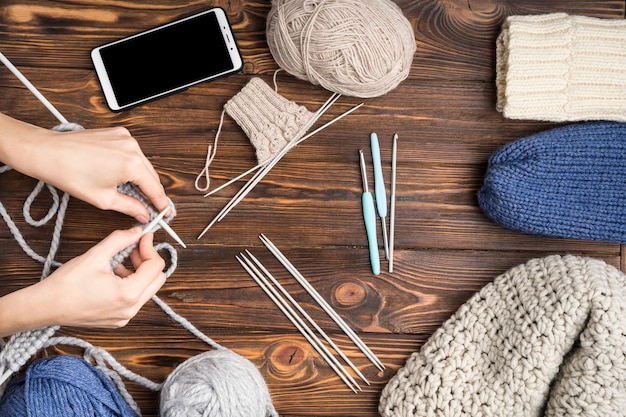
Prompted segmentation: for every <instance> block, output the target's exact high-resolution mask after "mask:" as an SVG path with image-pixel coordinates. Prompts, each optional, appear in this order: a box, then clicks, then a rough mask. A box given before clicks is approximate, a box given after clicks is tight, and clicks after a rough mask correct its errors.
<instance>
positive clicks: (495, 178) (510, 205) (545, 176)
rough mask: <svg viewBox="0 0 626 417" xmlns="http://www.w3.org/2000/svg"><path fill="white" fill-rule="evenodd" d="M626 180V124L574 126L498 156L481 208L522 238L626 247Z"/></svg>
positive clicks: (487, 179) (523, 141) (493, 158)
mask: <svg viewBox="0 0 626 417" xmlns="http://www.w3.org/2000/svg"><path fill="white" fill-rule="evenodd" d="M625 173H626V123H619V122H586V123H577V124H572V125H567V126H563V127H558V128H554V129H550V130H547V131H543V132H539V133H537V134H534V135H530V136H528V137H525V138H522V139H518V140H516V141H514V142H511V143H508V144H506V145H504V146H503V147H501V148H500V149H498V150H497V151H496V152H495V153H494V154H493V155H491V157H490V158H489V165H488V167H487V172H486V173H485V178H484V182H483V185H482V187H481V189H480V191H479V192H478V203H479V205H480V207H481V208H482V210H483V212H484V213H485V215H486V216H487V217H489V218H490V219H491V220H493V221H494V222H495V223H497V224H499V225H500V226H503V227H506V228H508V229H511V230H514V231H517V232H521V233H526V234H530V235H540V236H550V237H563V238H575V239H586V240H599V241H610V242H619V243H626V181H625V180H624V174H625Z"/></svg>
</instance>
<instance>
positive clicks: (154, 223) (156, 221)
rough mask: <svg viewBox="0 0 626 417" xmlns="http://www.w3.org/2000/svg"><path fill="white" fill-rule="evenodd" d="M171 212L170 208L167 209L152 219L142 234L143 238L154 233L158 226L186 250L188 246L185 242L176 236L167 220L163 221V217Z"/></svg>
mask: <svg viewBox="0 0 626 417" xmlns="http://www.w3.org/2000/svg"><path fill="white" fill-rule="evenodd" d="M169 211H170V207H166V208H165V209H164V210H163V211H162V212H160V213H159V214H158V215H157V216H156V217H155V218H154V219H152V221H151V222H150V223H148V224H147V225H146V226H144V228H143V232H141V236H143V235H145V234H146V233H150V232H153V231H154V229H155V228H156V226H157V224H158V225H159V226H161V227H162V228H163V230H165V231H166V232H167V234H169V235H170V236H171V237H172V239H174V240H175V241H176V242H178V243H179V244H180V246H182V247H183V248H186V247H187V246H186V245H185V242H183V240H182V239H181V238H180V237H179V236H178V235H177V234H176V232H175V231H174V230H173V229H172V228H171V227H170V225H169V224H167V223H166V222H165V220H163V217H165V215H166V214H167V213H168V212H169Z"/></svg>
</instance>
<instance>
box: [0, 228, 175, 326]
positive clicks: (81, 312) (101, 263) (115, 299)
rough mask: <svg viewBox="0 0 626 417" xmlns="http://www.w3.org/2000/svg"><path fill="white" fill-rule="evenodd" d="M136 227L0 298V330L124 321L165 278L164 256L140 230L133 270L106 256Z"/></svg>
mask: <svg viewBox="0 0 626 417" xmlns="http://www.w3.org/2000/svg"><path fill="white" fill-rule="evenodd" d="M141 231H142V229H141V228H140V227H135V228H132V229H130V230H118V231H115V232H113V233H112V234H110V235H109V236H108V237H107V238H105V239H104V240H103V241H101V242H100V243H98V244H97V245H96V246H94V247H92V248H91V249H90V250H88V251H87V252H86V253H85V254H83V255H81V256H78V257H76V258H74V259H72V260H70V261H69V262H67V263H65V264H64V265H62V266H61V267H60V268H59V269H58V270H56V271H55V272H54V273H52V274H51V275H50V276H49V277H47V278H46V279H44V280H42V281H40V282H38V283H36V284H34V285H32V286H30V287H26V288H24V289H21V290H18V291H16V292H13V293H11V294H8V295H6V296H4V297H2V298H0V336H7V335H10V334H13V333H17V332H20V331H24V330H30V329H35V328H40V327H45V326H51V325H60V326H79V327H99V328H117V327H121V326H125V325H126V324H127V323H128V322H129V321H130V319H131V318H133V317H134V316H135V315H136V314H137V312H138V311H139V309H140V308H141V307H142V306H143V305H144V304H145V303H146V302H147V301H148V300H149V299H150V298H151V297H152V296H153V295H154V294H155V293H156V292H157V291H158V290H159V288H161V286H162V285H163V284H164V282H165V273H164V272H163V268H164V267H165V261H164V260H163V259H162V258H161V257H160V256H159V254H158V253H157V252H156V251H155V249H154V247H153V246H152V237H153V235H152V234H151V233H148V234H146V235H145V236H143V237H142V238H141V240H140V242H139V245H138V247H137V248H136V249H135V251H133V253H132V254H131V261H132V264H133V267H134V270H135V271H134V272H132V271H129V270H128V269H127V268H126V267H124V266H122V265H120V266H119V267H117V268H116V269H115V270H114V271H113V270H112V269H111V264H110V262H111V258H112V257H113V256H114V255H115V254H117V253H118V252H119V251H121V250H123V249H125V248H126V247H128V246H130V245H132V244H133V243H135V242H137V240H138V239H139V238H140V236H141Z"/></svg>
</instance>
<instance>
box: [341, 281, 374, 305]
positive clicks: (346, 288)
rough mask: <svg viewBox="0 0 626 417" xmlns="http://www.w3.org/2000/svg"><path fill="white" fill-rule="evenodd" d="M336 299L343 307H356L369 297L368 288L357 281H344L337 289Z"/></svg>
mask: <svg viewBox="0 0 626 417" xmlns="http://www.w3.org/2000/svg"><path fill="white" fill-rule="evenodd" d="M334 296H335V300H336V301H337V303H338V304H340V305H341V306H342V307H354V306H357V305H360V304H362V303H363V302H364V301H365V299H366V298H367V288H365V286H364V285H362V284H360V283H357V282H344V283H342V284H341V285H339V286H338V287H337V288H336V289H335V295H334Z"/></svg>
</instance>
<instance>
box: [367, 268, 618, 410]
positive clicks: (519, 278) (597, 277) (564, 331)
mask: <svg viewBox="0 0 626 417" xmlns="http://www.w3.org/2000/svg"><path fill="white" fill-rule="evenodd" d="M624 410H626V275H624V274H623V273H622V272H620V271H618V270H617V269H616V268H614V267H612V266H609V265H607V264H606V263H604V262H602V261H600V260H595V259H589V258H581V257H575V256H564V257H560V256H549V257H546V258H542V259H533V260H531V261H529V262H527V263H526V264H523V265H519V266H517V267H514V268H512V269H511V270H509V271H508V272H506V273H504V274H502V275H500V276H499V277H497V278H496V279H495V280H494V281H493V282H492V283H490V284H488V285H486V286H485V287H484V288H483V289H482V290H481V291H480V292H479V293H477V294H475V295H474V296H473V297H472V298H471V299H470V300H469V301H467V302H466V303H465V304H464V305H463V306H461V307H460V308H459V310H458V311H457V312H456V313H455V314H454V315H453V316H452V317H451V318H450V319H448V320H447V321H446V322H445V323H444V324H443V325H442V327H441V328H439V329H438V330H437V331H436V332H435V333H434V334H433V335H432V336H431V337H430V339H429V340H428V341H427V342H426V343H425V344H424V345H423V347H422V348H421V350H420V351H419V352H417V353H414V354H412V355H411V356H410V358H409V359H408V360H407V362H406V364H405V365H404V367H403V368H401V369H400V370H399V371H398V373H397V374H396V375H395V376H394V377H393V378H392V379H391V380H390V381H389V383H388V384H387V386H386V387H385V388H384V390H383V392H382V396H381V399H380V405H379V411H380V413H381V415H382V416H383V417H413V416H429V417H434V416H455V417H481V416H482V417H486V416H490V417H508V416H523V417H539V416H545V417H556V416H559V417H570V416H577V417H623V416H624Z"/></svg>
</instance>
